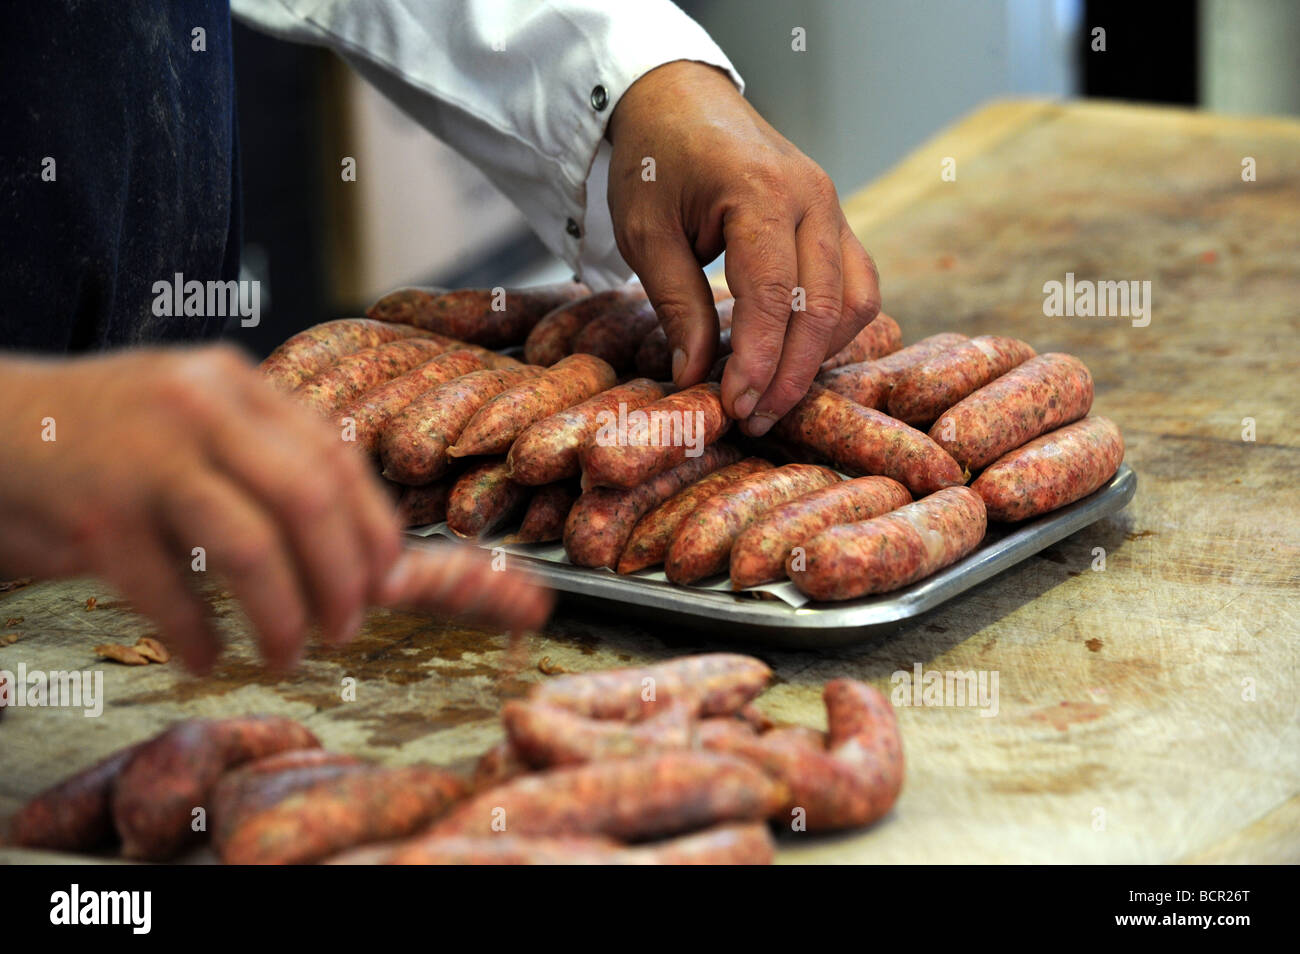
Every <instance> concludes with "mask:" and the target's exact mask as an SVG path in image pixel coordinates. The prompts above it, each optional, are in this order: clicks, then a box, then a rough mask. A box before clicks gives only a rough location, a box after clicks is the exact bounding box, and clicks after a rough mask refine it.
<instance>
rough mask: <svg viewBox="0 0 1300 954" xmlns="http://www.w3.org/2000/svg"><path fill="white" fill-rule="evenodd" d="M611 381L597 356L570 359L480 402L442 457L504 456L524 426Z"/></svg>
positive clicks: (614, 378)
mask: <svg viewBox="0 0 1300 954" xmlns="http://www.w3.org/2000/svg"><path fill="white" fill-rule="evenodd" d="M617 379H618V376H617V375H616V374H615V373H614V369H613V368H611V367H610V366H609V365H608V364H606V363H605V362H604V361H602V360H600V359H599V358H597V357H595V356H593V355H589V354H575V355H570V356H569V357H567V358H565V359H564V360H562V361H560V362H559V363H558V364H556V365H555V366H554V367H552V368H549V369H547V370H546V371H544V372H542V374H541V375H539V376H538V377H536V378H532V379H529V380H527V381H524V382H522V383H520V384H516V385H515V386H514V387H512V388H510V389H509V390H507V391H504V392H502V393H501V394H498V395H497V396H496V397H494V398H492V399H491V400H490V401H488V402H487V403H486V404H484V405H483V406H482V407H481V408H479V410H478V412H477V413H476V414H475V415H474V416H473V417H472V418H470V421H469V423H468V424H466V425H465V429H464V430H463V431H461V433H460V437H458V438H457V439H456V443H455V444H453V445H452V446H451V447H449V448H447V453H448V454H449V455H450V456H452V457H469V456H471V455H476V454H504V453H505V452H506V451H508V450H509V449H510V445H511V444H513V443H514V440H515V438H516V437H518V436H519V435H520V434H521V433H523V432H524V431H525V430H526V429H527V428H528V427H529V425H531V424H534V423H536V422H537V421H540V420H542V419H543V418H547V417H550V416H551V415H552V414H558V413H559V412H560V411H563V410H564V409H565V408H567V407H572V406H573V405H575V404H580V403H582V402H583V401H585V400H587V398H589V397H591V396H593V395H595V394H599V393H600V392H601V391H604V390H606V389H607V388H611V387H613V386H614V384H615V382H616V381H617Z"/></svg>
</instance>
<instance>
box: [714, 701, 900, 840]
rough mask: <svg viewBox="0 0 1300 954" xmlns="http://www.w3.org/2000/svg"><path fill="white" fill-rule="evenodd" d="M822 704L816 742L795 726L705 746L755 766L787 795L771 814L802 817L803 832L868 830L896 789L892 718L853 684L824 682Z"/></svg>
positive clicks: (813, 734)
mask: <svg viewBox="0 0 1300 954" xmlns="http://www.w3.org/2000/svg"><path fill="white" fill-rule="evenodd" d="M822 697H823V699H824V700H825V702H826V718H827V724H828V727H829V730H828V731H827V732H826V734H825V735H824V736H823V735H822V733H819V732H812V731H810V730H806V729H800V728H798V727H795V729H796V731H786V730H781V729H777V730H773V731H772V732H768V733H765V734H763V735H753V736H745V735H742V734H736V735H731V736H727V737H721V736H719V737H715V738H714V739H712V740H710V741H709V742H707V743H706V745H707V746H708V748H709V749H710V750H711V751H718V752H726V753H728V754H732V755H738V756H740V757H742V758H745V759H748V760H750V761H751V762H753V763H755V764H757V765H759V766H761V767H762V769H763V770H764V771H765V772H767V773H768V774H769V775H771V776H772V778H774V779H775V780H777V781H778V782H779V783H780V784H781V786H782V787H783V788H784V789H785V790H786V792H787V800H786V803H785V805H783V806H782V808H781V809H779V810H778V811H779V813H780V814H782V815H784V816H785V817H786V818H787V819H788V818H790V816H791V814H792V813H793V812H795V811H796V810H802V812H803V813H804V818H805V821H806V824H807V830H808V831H831V830H837V829H843V828H858V827H861V826H863V825H869V824H871V823H872V822H874V821H876V820H877V819H878V818H880V817H881V816H883V815H884V814H885V813H887V812H888V811H889V810H890V808H892V807H893V805H894V802H895V801H897V799H898V793H899V791H900V790H901V789H902V787H903V775H904V766H903V743H902V738H901V736H900V735H899V732H898V720H897V717H896V716H895V715H894V710H893V708H892V707H891V706H890V704H889V702H888V700H887V699H885V697H884V695H883V694H881V692H880V691H879V690H878V689H876V688H874V687H873V686H869V685H867V684H866V683H862V682H858V681H857V680H855V679H832V680H831V681H830V682H828V683H827V684H826V688H825V689H824V690H823V693H822ZM823 740H824V743H823Z"/></svg>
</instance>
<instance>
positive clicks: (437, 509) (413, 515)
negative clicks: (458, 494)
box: [397, 479, 454, 527]
mask: <svg viewBox="0 0 1300 954" xmlns="http://www.w3.org/2000/svg"><path fill="white" fill-rule="evenodd" d="M453 483H454V481H452V480H450V479H448V480H440V481H438V482H437V483H433V484H425V485H424V486H423V487H403V488H402V495H401V496H400V497H399V498H398V499H397V517H398V519H399V520H400V521H401V523H402V526H403V527H423V526H425V525H427V524H430V523H441V522H442V521H444V520H446V519H447V498H448V497H449V496H450V495H451V485H452V484H453Z"/></svg>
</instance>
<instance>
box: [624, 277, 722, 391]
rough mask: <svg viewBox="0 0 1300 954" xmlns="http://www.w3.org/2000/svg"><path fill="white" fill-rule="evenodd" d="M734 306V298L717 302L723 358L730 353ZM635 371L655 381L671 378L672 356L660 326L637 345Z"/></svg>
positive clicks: (718, 354) (719, 345)
mask: <svg viewBox="0 0 1300 954" xmlns="http://www.w3.org/2000/svg"><path fill="white" fill-rule="evenodd" d="M735 306H736V300H735V299H734V298H726V299H723V300H722V301H720V302H718V303H717V309H718V350H717V357H718V358H725V357H726V356H727V355H729V354H731V319H732V316H733V315H734V314H735ZM636 373H637V374H644V375H645V376H646V377H647V378H654V379H655V380H656V381H671V380H672V377H673V356H672V351H671V349H670V348H669V347H668V334H667V332H665V331H664V330H663V328H662V327H655V328H653V329H651V330H650V332H648V333H647V334H646V336H645V337H644V338H642V339H641V343H640V344H639V345H637V349H636Z"/></svg>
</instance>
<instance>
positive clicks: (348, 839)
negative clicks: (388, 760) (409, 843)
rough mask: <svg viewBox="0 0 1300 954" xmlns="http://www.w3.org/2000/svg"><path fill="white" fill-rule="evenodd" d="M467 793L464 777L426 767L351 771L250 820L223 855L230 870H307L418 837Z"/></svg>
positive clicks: (224, 846) (237, 829) (223, 849)
mask: <svg viewBox="0 0 1300 954" xmlns="http://www.w3.org/2000/svg"><path fill="white" fill-rule="evenodd" d="M464 794H465V785H464V783H463V782H462V781H461V780H460V779H458V778H456V777H455V776H454V775H450V774H448V773H447V772H444V771H441V770H439V769H434V768H428V767H426V766H421V765H412V766H405V767H403V768H386V769H369V770H367V771H364V772H353V773H348V774H345V775H341V776H340V777H338V778H334V779H330V780H328V781H323V782H318V783H317V784H315V785H312V786H311V787H310V788H306V789H303V790H302V791H298V792H294V793H293V794H291V795H289V796H288V797H286V798H284V799H283V800H281V801H279V802H276V803H275V804H273V805H270V806H268V807H267V808H264V809H263V810H261V811H256V812H252V813H250V814H248V815H247V816H245V817H244V818H242V819H240V822H239V824H238V825H236V826H234V827H233V829H232V830H231V831H230V832H229V834H228V836H226V837H225V839H224V840H223V842H222V843H221V844H220V845H218V846H217V849H218V852H219V854H220V856H221V860H222V861H224V862H225V863H226V864H232V865H254V864H263V865H264V864H289V865H291V864H306V863H310V862H313V861H319V860H320V859H322V858H327V857H329V856H330V855H333V854H336V853H338V852H340V851H342V850H344V849H346V848H352V847H354V846H356V845H361V844H365V843H367V842H372V841H383V840H385V839H391V838H402V837H405V836H407V835H410V834H413V833H414V832H416V831H418V830H419V829H420V828H422V827H424V826H425V825H427V824H429V822H431V821H433V820H434V819H435V818H437V817H439V816H440V815H442V814H443V812H445V811H446V810H447V808H448V806H450V805H451V804H452V803H453V802H455V801H456V800H457V799H459V798H461V797H462V796H463V795H464Z"/></svg>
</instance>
